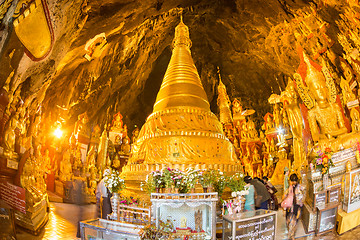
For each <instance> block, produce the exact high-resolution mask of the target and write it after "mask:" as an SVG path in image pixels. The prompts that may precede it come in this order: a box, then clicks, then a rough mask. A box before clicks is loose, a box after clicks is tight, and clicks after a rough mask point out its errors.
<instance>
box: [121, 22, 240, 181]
mask: <svg viewBox="0 0 360 240" xmlns="http://www.w3.org/2000/svg"><path fill="white" fill-rule="evenodd" d="M190 47H191V40H190V38H189V30H188V27H187V26H186V25H185V24H184V23H183V21H182V19H181V21H180V23H179V25H178V26H177V27H176V28H175V38H174V41H173V50H172V56H171V60H170V63H169V65H168V68H167V70H166V73H165V76H164V79H163V82H162V84H161V87H160V90H159V92H158V94H157V98H156V102H155V104H154V109H153V113H152V114H151V115H150V116H149V117H148V118H147V120H146V122H145V124H144V125H143V127H142V128H141V130H140V133H139V137H138V139H137V141H136V142H135V143H134V144H133V146H132V150H131V154H130V158H129V161H128V164H127V165H126V166H125V167H124V168H123V173H122V175H123V176H124V177H125V178H126V180H144V179H145V176H146V174H147V173H148V172H150V171H154V170H161V169H162V168H163V167H165V166H166V167H170V168H178V169H180V170H185V169H186V168H188V167H193V168H195V169H220V170H222V171H225V172H237V171H239V170H240V166H239V165H237V162H238V160H237V158H236V155H235V150H234V147H233V145H232V144H231V142H230V141H229V140H228V139H227V138H226V137H225V135H224V134H223V130H222V125H221V123H220V122H219V120H218V119H217V117H216V116H215V115H214V114H213V113H212V112H211V111H210V104H209V102H208V100H207V96H206V93H205V91H204V89H203V86H202V84H201V80H200V77H199V74H198V72H197V69H196V67H195V64H194V62H193V59H192V57H191V52H190Z"/></svg>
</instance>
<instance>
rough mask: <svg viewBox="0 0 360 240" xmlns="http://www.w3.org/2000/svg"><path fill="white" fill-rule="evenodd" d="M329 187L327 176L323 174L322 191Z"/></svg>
mask: <svg viewBox="0 0 360 240" xmlns="http://www.w3.org/2000/svg"><path fill="white" fill-rule="evenodd" d="M329 185H330V184H329V174H328V173H325V174H324V175H323V187H324V190H326V189H327V187H328V186H329Z"/></svg>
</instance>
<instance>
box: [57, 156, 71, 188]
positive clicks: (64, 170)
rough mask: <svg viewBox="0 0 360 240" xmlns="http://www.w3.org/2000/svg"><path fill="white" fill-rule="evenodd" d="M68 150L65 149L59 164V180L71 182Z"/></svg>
mask: <svg viewBox="0 0 360 240" xmlns="http://www.w3.org/2000/svg"><path fill="white" fill-rule="evenodd" d="M70 157H71V156H70V150H69V149H67V150H66V151H65V152H64V154H63V159H62V161H61V162H60V170H59V171H60V173H59V178H60V180H61V181H64V182H65V181H71V180H72V177H73V172H72V164H71V161H70Z"/></svg>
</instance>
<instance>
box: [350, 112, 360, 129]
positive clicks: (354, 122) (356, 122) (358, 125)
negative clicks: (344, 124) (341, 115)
mask: <svg viewBox="0 0 360 240" xmlns="http://www.w3.org/2000/svg"><path fill="white" fill-rule="evenodd" d="M350 117H351V129H352V131H353V132H359V131H360V113H359V110H357V109H356V108H352V109H351V110H350Z"/></svg>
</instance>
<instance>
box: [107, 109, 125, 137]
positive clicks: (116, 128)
mask: <svg viewBox="0 0 360 240" xmlns="http://www.w3.org/2000/svg"><path fill="white" fill-rule="evenodd" d="M122 118H123V116H122V115H121V113H120V112H118V113H116V114H115V115H114V120H113V121H112V126H111V128H110V131H112V132H119V133H122V131H123V121H122Z"/></svg>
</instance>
